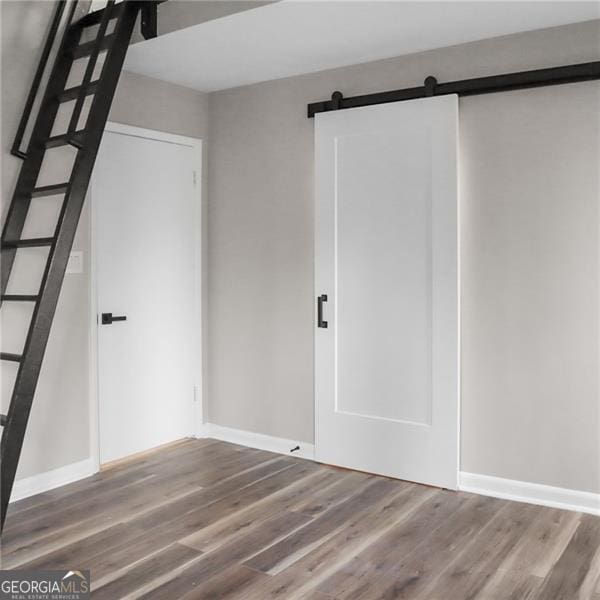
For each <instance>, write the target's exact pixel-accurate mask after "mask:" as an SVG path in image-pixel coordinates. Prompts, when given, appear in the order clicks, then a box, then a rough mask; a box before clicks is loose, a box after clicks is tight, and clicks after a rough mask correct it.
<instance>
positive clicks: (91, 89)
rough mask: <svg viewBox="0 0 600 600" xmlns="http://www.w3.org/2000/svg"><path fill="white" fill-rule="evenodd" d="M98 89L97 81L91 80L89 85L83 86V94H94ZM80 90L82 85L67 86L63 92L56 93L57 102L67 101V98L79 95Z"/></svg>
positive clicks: (72, 98)
mask: <svg viewBox="0 0 600 600" xmlns="http://www.w3.org/2000/svg"><path fill="white" fill-rule="evenodd" d="M97 90H98V82H97V81H92V83H90V85H88V86H87V87H86V88H85V95H86V96H91V95H92V94H95V93H96V92H97ZM81 91H82V86H80V85H78V86H75V87H72V88H67V89H66V90H65V91H64V92H61V93H60V94H59V95H58V101H59V102H68V101H69V100H75V98H77V96H79V94H81Z"/></svg>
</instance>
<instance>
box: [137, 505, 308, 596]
mask: <svg viewBox="0 0 600 600" xmlns="http://www.w3.org/2000/svg"><path fill="white" fill-rule="evenodd" d="M309 520H310V519H309V517H306V516H305V515H301V514H298V513H279V514H277V515H275V516H273V517H271V518H269V519H268V520H267V521H265V522H264V523H263V524H262V525H261V526H260V527H256V528H254V529H251V530H250V531H247V532H245V533H244V534H243V535H241V536H240V537H239V538H237V539H235V540H233V541H231V542H230V543H228V544H225V545H224V546H221V547H220V548H218V549H217V550H214V551H213V552H209V553H207V554H203V555H202V556H201V557H200V558H199V559H198V560H197V561H196V562H194V564H193V565H191V566H190V567H188V568H187V569H185V570H184V571H183V572H182V573H180V574H179V575H178V576H177V577H175V578H173V579H171V580H170V581H168V582H165V583H164V584H163V585H161V586H160V587H158V588H156V589H155V590H152V591H151V592H148V594H146V595H144V596H142V597H143V598H153V599H163V598H164V599H165V600H172V599H173V598H181V597H182V596H184V595H185V594H189V593H190V592H191V591H192V590H193V589H194V588H195V587H197V586H198V585H200V584H201V583H202V584H204V583H206V582H207V581H209V580H210V579H211V578H212V577H215V576H217V575H218V574H219V573H220V572H221V571H223V570H224V569H226V568H229V567H231V566H232V565H235V564H237V563H241V562H243V561H244V560H245V559H246V558H248V557H249V556H252V555H253V554H254V553H256V552H258V551H260V550H261V549H262V548H265V547H266V546H269V545H270V544H272V543H273V542H276V541H277V540H278V539H280V538H281V537H283V536H286V535H288V534H289V533H290V532H291V531H294V530H295V529H297V528H298V527H302V526H303V525H305V524H306V523H308V522H309Z"/></svg>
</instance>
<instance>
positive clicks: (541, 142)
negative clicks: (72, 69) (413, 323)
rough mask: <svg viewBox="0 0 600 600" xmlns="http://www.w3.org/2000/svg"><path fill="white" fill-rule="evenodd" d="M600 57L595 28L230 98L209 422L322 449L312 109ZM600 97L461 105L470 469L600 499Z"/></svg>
mask: <svg viewBox="0 0 600 600" xmlns="http://www.w3.org/2000/svg"><path fill="white" fill-rule="evenodd" d="M599 58H600V26H599V22H590V23H584V24H577V25H572V26H567V27H561V28H555V29H549V30H544V31H537V32H530V33H525V34H518V35H514V36H507V37H504V38H497V39H493V40H487V41H482V42H476V43H471V44H466V45H462V46H455V47H452V48H445V49H441V50H434V51H430V52H424V53H420V54H415V55H411V56H405V57H400V58H396V59H390V60H383V61H378V62H374V63H370V64H363V65H357V66H352V67H347V68H341V69H336V70H331V71H327V72H322V73H317V74H311V75H305V76H301V77H293V78H289V79H285V80H279V81H274V82H267V83H262V84H257V85H252V86H247V87H243V88H238V89H232V90H228V91H223V92H218V93H215V94H212V95H211V96H210V117H211V141H212V144H211V152H210V155H209V216H208V219H209V223H208V231H209V240H208V248H209V249H208V312H209V315H208V324H209V329H208V347H207V351H206V353H207V356H208V361H209V368H208V373H207V378H208V419H209V420H210V421H211V422H213V423H217V424H219V425H223V426H228V427H236V428H240V429H247V430H251V431H256V432H259V433H263V434H268V435H274V436H279V437H284V438H291V439H296V440H301V441H307V442H311V441H312V440H313V380H314V377H313V322H312V319H313V302H314V289H313V260H314V256H313V228H314V226H313V220H314V215H313V122H312V121H311V120H309V119H307V118H306V116H305V114H306V104H307V103H308V102H310V101H316V100H321V99H323V98H327V97H328V96H329V94H330V93H331V92H332V91H333V90H336V89H339V90H341V91H343V92H344V94H345V95H353V94H360V93H366V92H369V91H379V90H387V89H391V88H394V87H396V88H401V87H409V86H415V85H420V84H421V83H422V81H423V78H424V77H425V76H426V75H435V76H436V77H437V78H438V79H439V80H440V81H449V80H453V79H461V78H467V77H474V76H482V75H488V74H495V73H502V72H509V71H518V70H524V69H533V68H540V67H546V66H553V65H560V64H568V63H577V62H584V61H591V60H598V59H599ZM599 90H600V84H599V83H598V82H592V83H584V84H575V85H570V86H564V87H560V88H541V89H537V90H529V91H522V92H513V93H504V94H497V95H488V96H481V97H474V98H465V99H461V101H460V119H461V140H462V141H461V147H462V169H461V180H462V186H463V194H462V199H461V213H462V238H461V241H462V253H461V256H462V262H463V277H462V294H463V310H462V337H463V356H462V360H463V367H462V383H463V395H462V470H465V471H469V472H474V473H480V474H486V475H493V476H499V477H506V478H511V479H520V480H525V481H530V482H536V483H543V484H549V485H556V486H564V487H569V488H574V489H579V490H586V491H596V492H598V491H600V482H599V454H600V448H599V439H600V438H599V429H600V422H599V415H598V410H599V407H598V347H597V340H598V299H599V298H598V252H597V248H598V231H597V226H598V189H599V187H598V186H599V184H598V165H599V160H600V152H599V147H598V144H599V139H600V131H599V123H598V114H599V113H598V110H599V106H600V104H599V101H600V91H599Z"/></svg>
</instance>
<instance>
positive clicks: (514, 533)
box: [421, 502, 537, 600]
mask: <svg viewBox="0 0 600 600" xmlns="http://www.w3.org/2000/svg"><path fill="white" fill-rule="evenodd" d="M536 511H537V507H536V506H533V505H531V504H521V503H519V502H512V503H510V504H508V505H506V506H504V508H503V509H502V510H500V511H499V512H498V514H497V515H496V516H495V517H494V518H493V519H492V520H491V521H490V522H489V523H488V524H487V526H486V527H485V528H483V529H482V530H481V531H480V532H479V533H478V534H477V535H476V536H475V537H474V538H473V539H472V540H470V541H469V542H468V543H467V544H466V546H465V548H464V549H463V550H462V551H461V552H460V553H458V556H457V557H456V559H455V560H454V561H452V563H451V565H450V566H449V568H448V569H446V570H445V571H443V572H442V573H441V574H440V575H439V576H438V577H436V578H435V579H434V580H432V583H430V584H429V585H428V586H426V588H425V590H424V591H423V592H422V594H421V597H422V598H432V597H433V598H435V597H436V596H440V595H442V594H446V595H447V596H449V597H461V598H464V600H469V599H471V598H476V597H477V595H478V594H479V593H480V592H481V590H483V588H484V587H485V585H486V584H487V582H488V581H489V579H490V578H491V577H492V576H493V575H494V573H495V572H496V570H497V569H498V567H499V566H500V564H502V561H503V560H504V559H505V558H506V557H507V556H508V555H509V553H510V552H511V550H512V549H513V548H514V546H515V545H516V543H517V541H518V540H519V538H520V536H521V535H522V533H523V531H524V530H525V528H526V527H527V525H528V524H529V523H530V522H531V519H532V518H533V517H534V515H535V513H536Z"/></svg>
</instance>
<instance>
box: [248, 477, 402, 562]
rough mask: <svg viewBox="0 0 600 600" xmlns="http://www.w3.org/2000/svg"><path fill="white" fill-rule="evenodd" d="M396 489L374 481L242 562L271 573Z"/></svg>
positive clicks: (393, 484)
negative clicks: (299, 528) (291, 533)
mask: <svg viewBox="0 0 600 600" xmlns="http://www.w3.org/2000/svg"><path fill="white" fill-rule="evenodd" d="M405 487H406V486H405ZM398 489H399V488H398V486H397V484H396V482H394V481H392V480H389V479H377V480H374V481H372V482H370V483H369V485H368V486H367V487H366V488H365V489H364V490H362V491H360V492H359V493H357V494H355V495H354V496H351V497H350V498H348V500H346V501H345V502H343V503H342V504H341V505H339V506H336V507H333V508H331V509H330V510H329V511H327V512H325V513H323V514H322V515H320V516H319V517H317V518H316V519H315V520H314V521H313V522H312V523H311V524H310V525H309V526H307V527H303V528H302V529H301V530H300V531H298V532H296V533H295V534H293V535H291V536H288V537H287V538H285V539H284V540H281V541H280V542H279V543H277V544H274V545H273V546H271V547H270V548H268V549H267V550H265V551H264V552H261V553H260V554H258V555H256V556H255V557H254V558H252V559H251V560H250V561H248V562H247V563H246V564H247V566H249V567H250V568H252V569H256V570H257V571H262V572H263V573H268V572H271V571H273V570H275V569H276V568H277V566H278V565H279V564H280V563H282V562H284V561H285V560H286V559H289V558H290V557H291V556H293V555H296V554H297V553H298V552H299V551H301V550H302V548H303V547H306V546H311V545H312V544H314V543H315V542H319V540H321V539H323V538H324V537H326V536H328V535H329V534H331V533H333V532H335V530H337V529H338V528H339V527H341V526H342V525H343V524H344V523H345V522H346V521H348V520H350V519H352V518H353V517H356V514H357V513H360V512H362V511H364V510H367V509H368V508H370V507H371V506H372V505H373V504H375V503H376V502H378V501H381V499H382V498H387V496H388V494H390V493H394V492H396V491H398ZM403 489H404V488H403Z"/></svg>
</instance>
